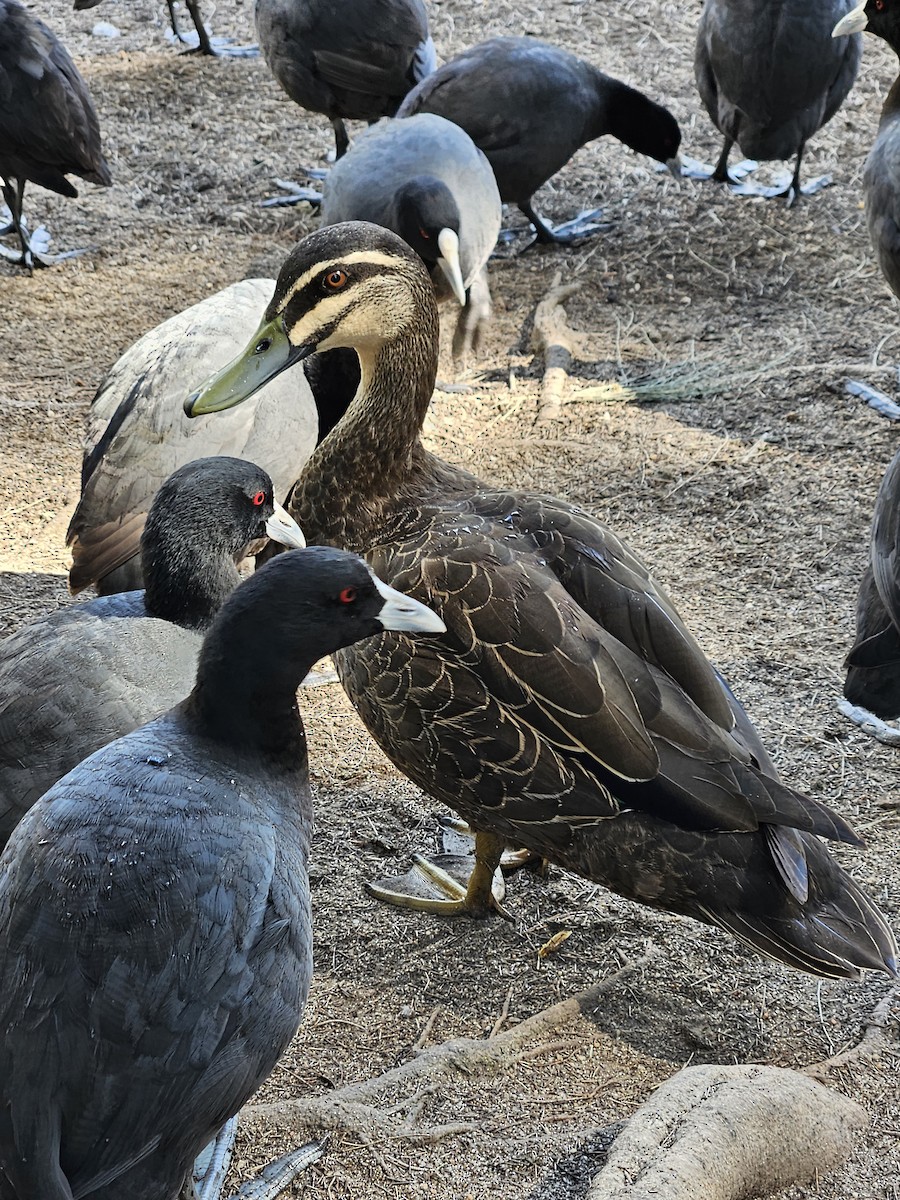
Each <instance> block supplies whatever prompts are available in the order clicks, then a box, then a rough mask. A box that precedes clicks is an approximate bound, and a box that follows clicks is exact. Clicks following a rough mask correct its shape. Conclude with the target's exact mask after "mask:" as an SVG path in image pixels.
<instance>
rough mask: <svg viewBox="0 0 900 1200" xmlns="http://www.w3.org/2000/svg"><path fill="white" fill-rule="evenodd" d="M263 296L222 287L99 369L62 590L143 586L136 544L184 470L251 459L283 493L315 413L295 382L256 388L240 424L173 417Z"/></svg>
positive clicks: (252, 285) (251, 289) (231, 416)
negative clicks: (170, 481) (161, 491)
mask: <svg viewBox="0 0 900 1200" xmlns="http://www.w3.org/2000/svg"><path fill="white" fill-rule="evenodd" d="M274 287H275V283H274V280H271V279H243V280H241V281H240V282H238V283H234V284H232V285H231V286H230V287H227V288H223V289H222V291H220V292H216V293H215V294H214V295H212V296H209V297H207V298H206V299H205V300H201V301H200V302H199V303H198V304H194V305H192V306H191V307H190V308H187V309H185V310H184V312H180V313H177V314H176V315H175V316H173V317H170V318H169V319H168V320H166V321H163V323H162V324H161V325H158V326H157V327H156V328H155V329H151V330H150V331H149V332H148V333H146V334H144V336H143V337H141V338H139V339H138V341H137V342H135V344H134V345H133V346H131V347H130V348H129V349H128V350H126V351H125V353H124V354H123V355H122V356H121V358H119V360H118V361H117V362H116V363H115V364H114V365H113V366H112V367H111V368H110V370H109V372H108V374H107V376H106V378H105V379H104V381H103V383H102V384H101V385H100V388H99V390H98V392H97V394H96V395H95V397H94V399H93V401H92V402H91V407H90V410H89V412H88V420H87V429H86V432H85V440H84V460H83V465H82V483H81V499H80V500H79V502H78V505H77V507H76V509H75V512H74V514H73V515H72V520H71V522H70V523H69V529H68V533H67V535H66V541H67V544H68V545H69V546H71V548H72V556H73V559H74V563H73V567H72V570H71V572H70V575H69V585H70V587H71V588H72V590H73V591H81V590H82V589H83V588H86V587H88V586H90V585H91V584H95V585H96V586H97V590H98V591H99V592H100V593H101V594H104V593H109V592H117V591H124V590H128V589H131V588H139V587H142V586H143V574H142V572H141V567H140V558H139V546H140V536H141V530H142V529H143V527H144V522H145V521H146V518H147V512H148V510H149V508H150V502H151V500H152V499H153V496H154V495H155V493H156V491H157V489H158V488H159V486H160V485H161V484H162V482H163V480H164V479H166V478H167V477H168V476H169V475H170V474H171V473H172V472H173V471H174V470H176V468H178V467H180V466H182V465H183V464H184V463H187V462H191V461H193V460H194V459H198V458H204V457H206V456H208V455H220V454H226V455H234V456H235V457H237V458H245V459H248V460H249V461H251V462H258V463H260V464H261V465H262V466H263V467H265V469H266V470H267V471H268V472H269V474H270V475H271V477H272V481H273V483H274V486H275V496H276V498H278V499H279V500H281V499H283V498H284V497H285V496H286V495H287V492H288V489H289V488H290V486H291V484H292V483H293V482H294V479H295V478H296V464H297V460H298V458H299V460H300V461H301V462H302V461H305V460H306V458H307V457H308V456H309V454H310V453H311V451H312V449H313V446H314V445H315V444H316V430H317V418H316V409H315V404H314V402H313V398H312V392H311V391H310V389H309V388H308V387H305V386H304V380H303V378H300V379H299V380H298V381H297V383H295V384H293V386H289V385H288V383H287V382H286V381H285V380H274V381H273V382H272V384H271V385H269V384H267V385H266V387H265V389H263V391H262V392H260V395H259V398H258V401H255V402H254V403H253V405H252V406H249V407H250V411H249V412H248V413H247V414H246V416H245V415H244V414H243V413H242V412H241V411H240V410H239V409H235V411H234V412H233V413H228V414H227V415H226V416H225V418H224V419H223V420H222V421H188V420H187V418H186V417H185V416H184V414H183V412H182V402H183V400H184V397H185V396H186V395H188V394H189V393H190V390H191V388H192V387H196V386H198V385H199V384H200V383H202V382H203V380H204V379H206V378H207V376H208V375H209V372H210V371H216V370H218V369H219V368H220V367H222V366H224V365H225V363H227V362H228V361H229V359H230V358H231V357H233V355H234V353H235V350H236V348H237V347H238V345H239V344H240V340H241V338H242V337H243V331H244V329H245V328H246V322H247V321H249V322H251V323H252V322H253V321H256V320H258V319H259V317H260V316H261V315H262V313H263V311H264V310H265V307H266V305H267V304H268V302H269V300H270V298H271V296H272V291H273V289H274ZM298 386H299V388H300V391H299V393H298V391H297V388H298Z"/></svg>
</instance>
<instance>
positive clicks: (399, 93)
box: [256, 0, 436, 202]
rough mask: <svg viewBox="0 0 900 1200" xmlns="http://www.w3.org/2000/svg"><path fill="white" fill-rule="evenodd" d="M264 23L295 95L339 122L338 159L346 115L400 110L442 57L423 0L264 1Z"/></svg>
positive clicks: (262, 40) (277, 67)
mask: <svg viewBox="0 0 900 1200" xmlns="http://www.w3.org/2000/svg"><path fill="white" fill-rule="evenodd" d="M256 28H257V32H258V35H259V44H260V47H261V48H262V52H263V55H264V57H265V60H266V62H267V63H268V64H269V69H270V70H271V72H272V74H273V75H274V76H275V78H276V79H277V80H278V82H279V83H280V84H281V86H282V87H283V88H284V90H285V91H286V92H287V94H288V95H289V96H290V98H291V99H292V100H293V101H294V102H295V103H296V104H299V105H300V107H301V108H306V109H309V110H310V111H311V112H318V113H324V114H325V116H326V117H328V119H329V120H330V121H331V124H332V127H333V128H334V140H335V153H336V156H337V158H340V157H341V156H342V155H343V154H345V153H346V152H347V149H348V147H349V145H350V139H349V138H348V136H347V129H346V127H345V125H344V120H345V119H347V118H349V119H351V120H358V121H377V120H378V118H379V117H389V116H392V115H393V114H394V113H395V112H396V111H397V105H398V104H399V103H400V101H401V100H402V99H403V97H404V96H405V95H406V93H407V92H408V91H409V89H410V88H411V87H415V85H416V84H417V83H418V82H419V80H420V79H424V78H425V76H426V75H428V74H429V72H431V71H433V70H434V67H435V63H436V57H435V53H434V43H433V42H432V40H431V37H430V36H429V33H428V13H427V11H426V9H425V5H424V3H423V0H342V3H340V4H336V3H334V0H256ZM298 198H299V197H298ZM285 202H291V198H290V197H287V198H286V199H285Z"/></svg>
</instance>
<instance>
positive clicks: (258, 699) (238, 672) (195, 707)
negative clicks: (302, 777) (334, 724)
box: [182, 609, 318, 772]
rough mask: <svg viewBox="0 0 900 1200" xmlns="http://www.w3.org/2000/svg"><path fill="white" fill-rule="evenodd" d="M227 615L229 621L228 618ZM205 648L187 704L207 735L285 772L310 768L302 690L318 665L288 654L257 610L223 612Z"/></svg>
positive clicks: (193, 719) (188, 714)
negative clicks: (270, 637) (300, 698)
mask: <svg viewBox="0 0 900 1200" xmlns="http://www.w3.org/2000/svg"><path fill="white" fill-rule="evenodd" d="M223 617H224V619H223ZM223 617H220V618H219V622H218V623H217V625H216V626H215V628H214V629H213V630H212V631H211V633H210V634H208V635H207V638H206V640H205V642H204V643H203V649H202V650H201V652H200V661H199V664H198V667H197V682H196V684H195V685H194V690H193V691H192V692H191V694H190V696H188V698H187V700H185V701H184V703H183V705H182V711H183V713H184V716H185V717H186V718H187V719H188V720H189V721H190V723H191V724H192V725H193V727H194V728H195V729H196V730H197V732H198V733H200V734H201V735H202V736H204V737H208V738H211V739H213V740H214V741H217V742H222V743H224V744H225V745H227V746H229V747H231V748H233V749H234V750H235V751H237V752H238V753H240V752H245V753H249V754H255V755H259V756H261V757H264V758H265V759H266V761H267V762H268V763H270V764H271V765H272V766H276V765H277V766H280V767H281V768H282V769H284V770H286V771H289V772H291V771H298V770H299V771H305V770H306V761H307V756H306V734H305V732H304V729H303V722H302V720H301V719H300V713H299V710H298V708H297V688H298V687H299V686H300V681H301V680H302V679H303V677H304V676H305V675H306V674H307V672H308V671H309V670H310V669H311V668H312V667H313V665H314V663H315V660H316V657H318V656H314V657H312V658H311V659H310V660H309V661H308V662H305V661H304V662H298V661H296V660H295V659H290V658H286V657H285V656H284V654H283V653H282V652H281V650H280V648H279V647H278V646H277V645H274V644H273V643H272V642H271V641H270V640H268V638H267V637H266V630H265V627H264V625H261V624H260V621H259V618H258V616H255V615H254V613H253V612H252V611H249V612H247V611H241V610H237V611H236V610H233V609H232V610H231V611H228V610H226V612H225V613H224V614H223Z"/></svg>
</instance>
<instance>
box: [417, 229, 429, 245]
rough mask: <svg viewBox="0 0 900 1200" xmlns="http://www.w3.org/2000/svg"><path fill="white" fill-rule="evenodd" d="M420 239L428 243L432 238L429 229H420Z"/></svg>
mask: <svg viewBox="0 0 900 1200" xmlns="http://www.w3.org/2000/svg"><path fill="white" fill-rule="evenodd" d="M419 237H421V238H424V239H425V241H426V242H427V241H428V240H429V239H430V238H431V234H430V233H429V232H428V230H427V229H420V230H419Z"/></svg>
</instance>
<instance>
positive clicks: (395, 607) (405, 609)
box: [372, 573, 447, 633]
mask: <svg viewBox="0 0 900 1200" xmlns="http://www.w3.org/2000/svg"><path fill="white" fill-rule="evenodd" d="M372 580H373V582H374V584H375V586H376V588H378V594H379V595H380V596H381V597H382V599H383V600H384V604H383V605H382V606H381V611H380V612H379V614H378V617H377V619H378V620H379V621H380V622H381V624H382V625H383V626H384V628H385V629H391V630H394V631H395V632H396V633H445V632H446V630H447V626H446V625H445V624H444V622H443V621H442V620H441V618H440V617H439V616H438V615H437V613H436V612H432V611H431V609H430V608H426V606H425V605H424V604H420V603H419V601H418V600H413V598H412V596H404V594H403V593H402V592H397V591H395V590H394V589H393V588H392V587H388V585H387V584H386V583H383V582H382V581H381V580H380V579H379V578H378V576H377V575H375V574H374V573H373V575H372Z"/></svg>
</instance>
